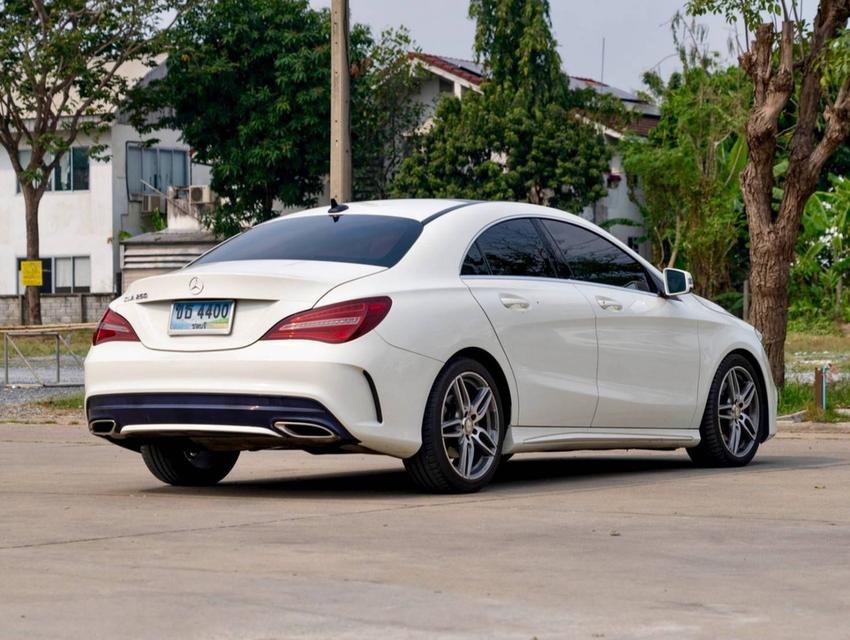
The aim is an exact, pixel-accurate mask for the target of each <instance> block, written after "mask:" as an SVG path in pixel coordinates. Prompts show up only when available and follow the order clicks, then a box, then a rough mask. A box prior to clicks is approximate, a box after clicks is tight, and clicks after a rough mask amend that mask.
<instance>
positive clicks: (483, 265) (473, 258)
mask: <svg viewBox="0 0 850 640" xmlns="http://www.w3.org/2000/svg"><path fill="white" fill-rule="evenodd" d="M460 275H462V276H489V275H490V267H488V266H487V261H486V260H484V254H482V253H481V249H479V248H478V243H477V242H476V243H474V244H473V245H472V246H471V247H469V253H467V254H466V259H465V260H464V261H463V267H461V270H460Z"/></svg>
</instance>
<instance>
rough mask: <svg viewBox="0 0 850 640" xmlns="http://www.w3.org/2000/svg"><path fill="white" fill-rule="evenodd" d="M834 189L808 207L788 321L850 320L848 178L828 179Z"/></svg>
mask: <svg viewBox="0 0 850 640" xmlns="http://www.w3.org/2000/svg"><path fill="white" fill-rule="evenodd" d="M831 182H832V188H831V189H830V190H829V191H819V192H817V193H815V194H814V195H813V196H812V197H811V199H810V200H809V202H808V203H807V204H806V210H805V212H804V214H803V228H802V231H801V232H800V236H799V237H798V240H797V258H796V260H795V262H794V265H793V267H792V269H791V310H790V316H791V318H792V319H796V320H803V321H809V322H811V321H813V320H814V319H817V318H829V319H831V320H838V321H847V320H850V291H847V290H846V289H845V287H844V282H845V280H846V279H847V277H848V275H850V179H847V178H846V177H838V176H831Z"/></svg>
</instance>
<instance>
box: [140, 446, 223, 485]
mask: <svg viewBox="0 0 850 640" xmlns="http://www.w3.org/2000/svg"><path fill="white" fill-rule="evenodd" d="M238 458H239V452H238V451H208V450H207V449H203V448H201V447H197V446H192V445H191V444H187V443H185V442H181V443H166V444H146V445H143V446H142V459H143V460H144V461H145V464H146V465H147V467H148V469H149V470H150V472H151V473H152V474H153V475H154V476H156V478H157V479H158V480H161V481H162V482H164V483H166V484H171V485H174V486H178V487H181V486H182V487H204V486H209V485H213V484H216V483H217V482H219V481H220V480H222V479H223V478H224V477H225V476H226V475H227V474H228V473H230V470H231V469H233V465H235V464H236V460H237V459H238Z"/></svg>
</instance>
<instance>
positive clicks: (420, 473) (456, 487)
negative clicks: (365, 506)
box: [404, 358, 507, 493]
mask: <svg viewBox="0 0 850 640" xmlns="http://www.w3.org/2000/svg"><path fill="white" fill-rule="evenodd" d="M465 373H472V374H477V375H478V376H480V377H481V378H483V379H484V381H485V382H486V384H487V385H488V386H489V387H490V390H491V391H492V394H493V401H494V402H495V406H496V408H497V411H498V416H497V424H498V438H497V441H496V442H495V455H494V456H492V459H491V460H490V461H489V467H487V468H486V471H484V472H483V473H482V475H481V476H480V477H477V478H475V479H474V480H470V479H467V478H465V477H463V476H462V475H460V473H459V472H458V471H457V470H456V469H455V467H454V466H453V465H452V462H451V460H450V458H449V454H448V452H447V450H446V447H445V446H444V444H443V437H442V411H443V400H444V398H446V394H447V393H448V390H449V386H450V385H451V384H452V382H453V381H454V380H455V378H457V377H458V376H459V375H461V374H465ZM506 420H507V418H506V416H505V412H504V404H503V403H502V398H501V395H500V394H499V387H498V385H497V384H496V381H495V380H494V379H493V376H492V375H491V374H490V372H489V371H488V370H487V368H486V367H484V366H483V365H482V364H481V363H480V362H478V361H476V360H472V359H470V358H458V359H457V360H452V361H450V362H448V363H447V364H446V366H445V367H443V370H442V371H440V373H439V374H438V375H437V379H436V381H435V382H434V386H433V387H432V388H431V393H430V394H429V396H428V402H427V404H426V405H425V415H424V417H423V420H422V447H421V448H420V449H419V451H418V452H417V453H416V455H414V456H413V457H411V458H407V459H406V460H404V466H405V468H406V469H407V472H408V474H410V478H411V479H412V480H413V482H414V483H415V484H416V485H417V486H418V487H419V488H421V489H424V490H425V491H429V492H433V493H473V492H475V491H479V490H480V489H482V488H483V487H484V486H486V485H487V483H489V482H490V480H491V479H492V478H493V476H494V475H495V474H496V471H497V469H498V468H499V462H500V459H501V455H500V454H501V451H502V443H503V442H504V439H505V426H506Z"/></svg>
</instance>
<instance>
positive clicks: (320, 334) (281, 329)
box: [263, 297, 392, 343]
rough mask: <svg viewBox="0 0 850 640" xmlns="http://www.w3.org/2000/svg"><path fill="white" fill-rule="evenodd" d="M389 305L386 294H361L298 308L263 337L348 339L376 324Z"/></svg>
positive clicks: (268, 338)
mask: <svg viewBox="0 0 850 640" xmlns="http://www.w3.org/2000/svg"><path fill="white" fill-rule="evenodd" d="M391 306H392V300H390V299H389V298H386V297H381V298H363V299H362V300H352V301H350V302H340V303H339V304H332V305H328V306H327V307H319V308H317V309H310V310H309V311H302V312H300V313H296V314H294V315H291V316H289V317H288V318H284V319H283V320H281V321H280V322H279V323H278V324H276V325H275V326H274V327H272V329H271V330H270V331H269V332H268V333H267V334H266V335H264V336H263V340H319V341H320V342H331V343H340V342H348V341H349V340H354V339H355V338H359V337H360V336H362V335H363V334H365V333H368V332H369V331H371V330H372V329H374V328H375V327H376V326H378V323H380V322H381V320H383V319H384V318H385V317H386V315H387V313H388V312H389V310H390V307H391Z"/></svg>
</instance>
